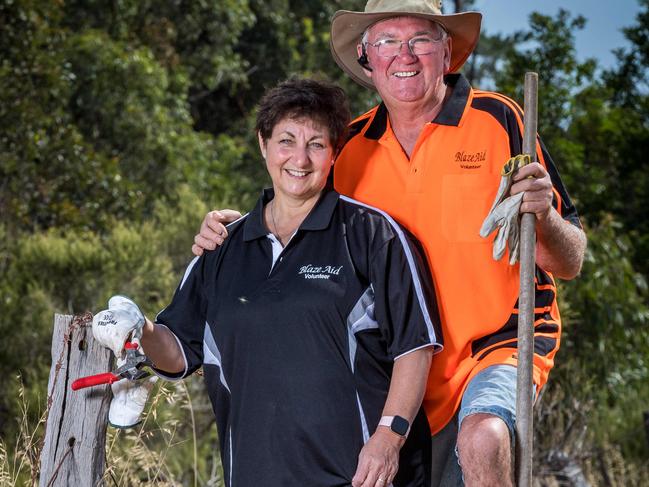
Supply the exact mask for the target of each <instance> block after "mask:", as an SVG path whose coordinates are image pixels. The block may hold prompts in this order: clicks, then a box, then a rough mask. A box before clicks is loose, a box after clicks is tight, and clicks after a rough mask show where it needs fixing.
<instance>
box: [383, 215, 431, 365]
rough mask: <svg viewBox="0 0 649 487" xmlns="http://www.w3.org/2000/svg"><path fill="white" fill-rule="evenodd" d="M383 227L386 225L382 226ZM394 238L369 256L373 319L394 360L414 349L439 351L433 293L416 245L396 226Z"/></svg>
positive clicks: (428, 273)
mask: <svg viewBox="0 0 649 487" xmlns="http://www.w3.org/2000/svg"><path fill="white" fill-rule="evenodd" d="M386 224H387V222H386ZM392 231H393V232H394V237H393V238H390V239H389V240H388V241H387V242H385V243H384V244H383V245H382V246H381V247H380V248H379V249H377V250H376V251H374V252H373V255H372V256H371V261H370V282H371V285H372V289H373V291H374V299H375V310H374V312H375V317H376V321H377V322H378V324H379V328H380V330H381V333H382V334H383V336H384V337H385V339H386V341H387V344H388V353H389V354H390V356H391V357H392V358H393V359H394V360H397V359H398V358H400V357H401V356H403V355H405V354H407V353H409V352H413V351H415V350H417V349H420V348H424V347H429V346H432V347H434V351H435V353H437V352H439V351H441V350H442V348H443V339H442V334H441V326H440V318H439V312H438V308H437V300H436V298H435V289H434V285H433V281H432V277H431V276H430V272H429V271H428V267H427V265H426V262H425V260H424V257H423V255H424V254H423V252H422V249H421V247H420V246H419V244H418V242H416V241H415V240H414V238H413V237H411V236H410V235H408V234H407V233H406V232H405V231H404V230H403V229H402V228H401V227H400V226H398V225H397V224H396V223H392Z"/></svg>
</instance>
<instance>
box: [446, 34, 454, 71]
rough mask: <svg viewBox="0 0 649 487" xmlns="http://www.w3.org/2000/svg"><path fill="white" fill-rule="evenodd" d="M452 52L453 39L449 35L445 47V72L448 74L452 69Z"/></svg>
mask: <svg viewBox="0 0 649 487" xmlns="http://www.w3.org/2000/svg"><path fill="white" fill-rule="evenodd" d="M451 52H453V39H451V37H450V36H449V37H447V39H446V46H445V47H444V74H448V73H449V72H450V70H451Z"/></svg>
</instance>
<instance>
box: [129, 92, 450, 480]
mask: <svg viewBox="0 0 649 487" xmlns="http://www.w3.org/2000/svg"><path fill="white" fill-rule="evenodd" d="M348 121H349V111H348V109H347V103H346V99H345V95H344V93H343V91H342V90H341V89H340V88H337V87H335V86H332V85H329V84H325V83H322V82H317V81H313V80H307V79H304V80H298V79H292V80H289V81H286V82H284V83H282V84H280V85H279V86H277V87H276V88H274V89H272V90H271V91H270V92H269V93H267V94H266V95H265V97H264V98H263V99H262V101H261V104H260V107H259V111H258V115H257V125H256V129H257V132H258V138H259V147H260V149H261V154H262V156H263V157H264V159H265V162H266V168H267V170H268V173H269V175H270V178H271V180H272V183H273V188H272V189H269V190H266V191H264V193H263V195H262V196H261V198H260V200H259V201H258V203H257V206H256V207H255V209H254V210H253V211H252V212H251V213H249V214H248V215H246V216H244V217H243V218H241V219H240V220H238V221H236V222H234V223H232V224H230V225H229V226H228V234H229V238H228V239H227V240H226V242H225V243H224V244H223V245H222V246H221V247H219V248H218V249H217V250H215V251H213V252H206V253H205V254H204V255H203V256H201V257H200V258H198V257H197V258H196V259H194V261H192V263H191V264H190V265H189V267H188V269H187V271H186V272H185V275H184V277H183V280H182V282H181V284H180V286H179V288H178V289H177V290H176V293H175V295H174V297H173V300H172V302H171V304H170V305H169V306H168V307H167V308H165V310H164V311H162V312H161V313H160V314H159V315H158V316H157V318H156V322H155V323H153V322H151V321H149V320H146V322H145V324H144V326H143V329H142V338H141V344H142V347H143V349H144V351H145V352H146V353H147V355H148V356H149V358H150V359H151V360H152V361H153V362H154V363H155V365H156V369H157V371H158V372H159V374H160V375H161V376H163V377H166V378H169V379H177V378H182V377H186V376H187V375H188V374H191V373H192V372H194V371H195V370H196V369H198V368H199V367H201V366H202V367H203V369H204V374H205V380H206V383H207V388H208V393H209V396H210V399H211V401H212V405H213V408H214V414H215V415H216V419H217V426H218V431H219V439H220V446H221V455H222V460H223V462H222V463H223V467H224V474H225V475H224V476H225V482H226V485H228V486H232V487H233V486H255V487H256V486H277V487H280V486H281V487H284V486H300V487H302V486H309V487H310V486H326V487H331V486H346V485H350V484H351V485H354V486H361V485H362V486H365V487H366V486H383V485H389V484H390V483H393V484H394V485H395V486H413V487H414V486H421V485H429V484H428V478H427V475H428V474H427V468H426V464H427V462H428V459H429V456H430V452H429V450H428V449H427V448H426V445H427V443H428V442H429V441H430V432H429V431H428V426H427V422H426V419H425V417H424V416H423V414H419V408H420V405H421V401H422V397H423V392H424V388H425V382H426V377H427V375H428V370H429V366H430V361H431V356H432V353H433V351H434V350H436V349H437V350H439V349H440V347H441V337H440V335H439V333H438V332H437V331H436V327H437V326H438V322H439V319H438V316H437V310H436V309H428V308H427V307H426V304H425V303H426V302H428V303H434V302H435V301H434V293H433V291H432V285H431V284H430V279H429V278H428V277H426V276H422V275H420V274H419V273H418V271H417V268H416V267H415V262H417V264H418V265H419V262H421V261H422V260H421V258H420V256H419V254H418V253H417V252H416V251H415V249H414V248H413V247H412V246H411V244H410V243H409V241H408V239H407V238H406V237H405V236H404V234H403V232H402V230H401V229H400V228H399V227H398V226H397V225H396V224H395V223H394V222H393V221H392V220H391V219H390V218H389V217H388V216H387V215H385V214H383V213H381V212H379V211H378V210H375V209H372V208H369V207H367V206H365V205H362V204H360V203H358V202H355V201H353V200H350V199H349V198H345V197H342V196H340V195H339V194H338V193H336V192H334V191H333V190H331V189H329V188H328V187H327V184H326V183H327V177H328V174H329V171H330V169H331V166H332V164H333V160H334V156H335V154H336V152H337V150H338V149H339V148H340V146H341V143H342V142H343V140H344V137H345V133H346V127H347V123H348ZM437 329H438V328H437ZM122 343H123V341H122ZM411 425H412V426H411ZM408 430H410V431H408ZM406 438H407V439H406ZM399 457H401V458H399ZM397 469H398V473H397ZM395 475H396V477H395Z"/></svg>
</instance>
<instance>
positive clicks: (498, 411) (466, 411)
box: [431, 365, 536, 487]
mask: <svg viewBox="0 0 649 487" xmlns="http://www.w3.org/2000/svg"><path fill="white" fill-rule="evenodd" d="M534 388H535V390H536V385H535V386H534ZM476 413H484V414H491V415H494V416H497V417H499V418H500V419H502V420H503V421H504V422H505V424H506V425H507V427H508V428H509V437H510V438H511V441H512V445H513V441H514V431H515V426H514V425H515V422H516V367H514V366H512V365H492V366H491V367H487V368H486V369H484V370H482V371H481V372H479V373H478V374H477V375H476V376H475V377H474V378H473V379H471V381H470V382H469V384H468V385H467V387H466V389H465V390H464V395H463V396H462V402H461V404H460V409H459V411H458V413H457V414H456V415H455V416H454V417H453V419H452V420H451V421H450V422H449V423H448V424H447V425H446V426H445V427H444V428H443V429H442V430H441V431H440V432H439V433H437V434H436V435H434V436H433V439H432V451H433V461H432V472H431V473H432V486H433V487H436V486H440V487H459V486H463V485H464V482H463V479H462V470H461V469H460V466H459V463H458V458H457V434H458V431H459V430H460V426H461V425H462V421H463V420H464V418H466V417H467V416H469V415H471V414H476Z"/></svg>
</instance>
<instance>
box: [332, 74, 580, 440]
mask: <svg viewBox="0 0 649 487" xmlns="http://www.w3.org/2000/svg"><path fill="white" fill-rule="evenodd" d="M446 81H447V83H448V84H449V85H450V86H452V87H453V91H452V94H451V95H450V97H449V98H448V99H447V100H446V102H445V104H444V107H443V109H442V111H441V112H440V113H439V115H438V116H437V117H436V118H435V120H433V121H431V122H429V123H427V124H426V125H425V126H424V128H423V130H422V132H421V134H420V136H419V139H418V141H417V143H416V146H415V148H414V150H413V153H412V155H411V157H410V159H409V158H408V157H407V155H406V154H405V153H404V151H403V149H402V148H401V146H400V145H399V142H398V141H397V139H396V137H395V135H394V133H393V131H392V128H391V127H390V120H389V117H388V112H387V109H386V107H385V105H383V104H381V105H379V106H377V107H375V108H373V109H372V110H370V111H369V112H367V113H365V114H364V115H362V116H361V117H359V118H358V119H356V120H355V121H354V122H352V125H351V135H350V138H349V140H348V142H347V143H346V145H345V147H344V148H343V150H342V152H341V153H340V155H339V156H338V159H337V161H336V164H335V166H334V167H335V173H334V185H335V188H336V189H337V190H338V191H339V192H340V193H342V194H345V195H349V196H351V197H353V198H356V199H358V200H360V201H363V202H366V203H368V204H370V205H373V206H376V207H379V208H381V209H382V210H385V211H386V212H388V213H389V214H390V215H392V216H393V217H394V218H395V219H396V220H397V221H398V222H399V223H400V224H402V225H403V226H404V227H405V228H407V229H408V230H409V231H410V232H411V233H412V234H413V235H414V236H415V237H416V238H417V239H418V240H419V241H420V242H421V243H422V245H423V248H424V249H425V253H426V256H427V259H428V263H429V265H430V269H431V272H432V274H433V278H434V281H435V283H436V293H437V300H438V304H439V309H440V315H441V319H442V329H443V334H444V342H445V348H444V350H443V351H442V352H441V353H440V354H438V355H437V356H436V357H435V359H434V361H433V366H432V368H431V372H430V376H429V382H428V388H427V392H426V397H425V399H424V407H425V409H426V412H427V415H428V419H429V423H430V425H431V430H432V432H433V433H435V432H437V431H439V430H440V429H441V428H442V427H443V426H444V425H445V424H446V423H447V422H448V421H449V420H450V418H451V417H452V416H453V414H454V412H455V410H456V409H457V407H458V405H459V403H460V401H461V396H462V393H463V391H464V387H465V386H466V384H467V382H468V381H469V379H470V378H471V377H473V376H474V375H475V374H476V373H477V372H478V371H480V370H482V369H484V368H485V367H488V366H490V365H494V364H513V365H515V364H516V346H517V339H516V337H517V314H518V302H517V301H518V292H519V289H518V288H519V267H518V265H516V266H510V265H509V264H508V258H507V256H505V257H504V258H503V259H502V260H501V261H498V262H497V261H494V260H493V258H492V250H491V249H492V243H493V239H494V235H492V236H491V237H490V238H488V239H483V238H481V237H480V235H479V231H480V226H481V224H482V221H483V220H484V218H485V217H486V215H487V213H488V212H489V209H490V207H491V204H492V202H493V200H494V198H495V195H496V192H497V189H498V185H499V182H500V177H501V176H500V170H501V168H502V166H503V164H504V163H505V162H506V161H507V160H508V159H509V158H510V157H511V156H513V155H517V154H520V153H521V146H522V131H523V115H522V110H521V109H520V107H519V106H518V105H516V103H515V102H513V101H512V100H510V99H509V98H507V97H505V96H503V95H500V94H498V93H493V92H486V91H478V90H473V89H472V88H471V86H470V85H469V83H468V81H467V80H466V79H465V78H464V77H463V76H462V75H457V74H456V75H450V76H448V77H447V79H446ZM537 155H538V160H539V161H540V162H541V164H543V165H544V166H545V168H546V169H547V170H548V172H549V174H550V176H551V178H552V182H553V185H554V202H553V204H554V207H555V208H556V209H557V210H558V211H559V213H560V214H561V215H562V216H563V218H564V219H565V220H566V224H572V225H576V226H580V223H579V218H578V215H577V211H576V210H575V207H574V206H573V204H572V203H571V201H570V198H569V197H568V194H567V192H566V190H565V188H564V185H563V183H562V182H561V179H560V177H559V173H558V172H557V169H556V167H555V165H554V163H553V162H552V160H551V159H550V156H549V154H548V153H547V151H546V150H545V147H544V146H543V144H542V143H541V142H540V140H539V141H538V143H537ZM560 332H561V320H560V317H559V309H558V307H557V301H556V286H555V282H554V279H553V277H552V275H551V274H549V273H548V272H545V271H544V270H543V269H541V268H538V267H537V269H536V306H535V356H534V381H535V383H536V384H537V385H538V386H542V385H543V384H545V382H546V380H547V376H548V373H549V371H550V369H551V368H552V366H553V363H554V355H555V354H556V352H557V349H558V348H559V338H560Z"/></svg>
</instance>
